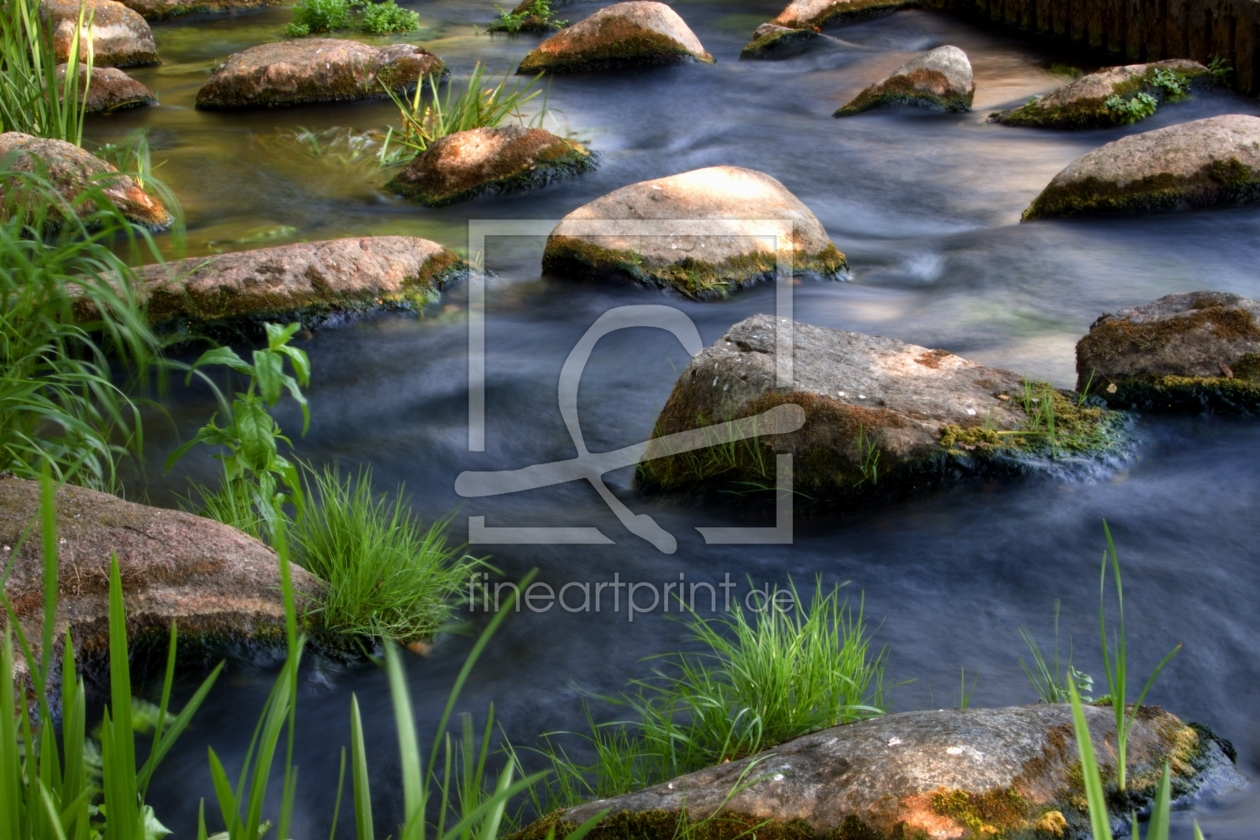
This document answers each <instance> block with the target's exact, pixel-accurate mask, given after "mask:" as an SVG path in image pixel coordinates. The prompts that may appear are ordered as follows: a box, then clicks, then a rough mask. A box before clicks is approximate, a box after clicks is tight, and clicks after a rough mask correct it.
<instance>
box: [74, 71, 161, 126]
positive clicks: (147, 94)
mask: <svg viewBox="0 0 1260 840" xmlns="http://www.w3.org/2000/svg"><path fill="white" fill-rule="evenodd" d="M65 78H66V65H64V64H61V65H58V67H57V84H58V86H60V85H62V84H64V83H65ZM85 88H86V90H87V96H83V95H82V94H83V91H84V89H85ZM79 93H80V96H81V100H80V101H83V102H84V104H85V106H86V109H87V113H89V114H108V113H110V112H112V111H121V110H124V109H126V108H139V107H142V106H144V105H156V104H157V97H156V96H154V95H153V91H151V90H149V89H148V88H147V87H145V86H144V85H142V84H140V83H139V82H137V81H136V80H135V79H133V78H131V77H130V76H128V75H127V74H126V73H124V72H123V71H121V70H119V69H118V68H116V67H93V68H92V78H91V81H90V82H89V81H88V72H87V67H86V66H85V65H83V64H80V65H79Z"/></svg>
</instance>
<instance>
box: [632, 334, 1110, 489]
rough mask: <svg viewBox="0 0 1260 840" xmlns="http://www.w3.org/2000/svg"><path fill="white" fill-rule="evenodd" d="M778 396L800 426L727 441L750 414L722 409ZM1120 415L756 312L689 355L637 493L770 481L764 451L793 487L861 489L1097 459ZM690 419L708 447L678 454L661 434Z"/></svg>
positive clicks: (946, 360)
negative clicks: (784, 466) (796, 413)
mask: <svg viewBox="0 0 1260 840" xmlns="http://www.w3.org/2000/svg"><path fill="white" fill-rule="evenodd" d="M780 330H784V331H785V333H784V334H785V335H787V334H788V333H787V332H786V331H788V330H790V340H791V352H792V353H793V354H794V355H793V356H792V359H793V361H792V368H791V375H792V379H791V383H790V384H784V385H780V384H779V380H778V377H779V371H778V367H777V362H776V349H777V347H778V346H779V341H780V338H779V331H780ZM783 340H784V341H786V340H787V339H783ZM785 352H786V351H785ZM783 405H794V406H799V407H800V411H801V412H803V414H801V415H800V416H803V418H804V424H803V425H802V426H801V427H800V428H799V430H797V431H792V432H790V433H786V434H761V435H758V436H756V437H752V438H749V439H747V440H742V441H738V442H737V443H735V444H734V445H733V446H732V445H731V444H732V443H733V442H734V440H735V437H737V435H736V434H735V433H736V432H737V431H738V429H739V428H740V427H746V428H751V425H750V424H753V423H754V421H751V420H744V421H743V422H742V423H739V422H732V421H739V420H741V419H743V418H751V417H756V416H758V415H762V414H764V413H765V412H768V411H769V410H771V409H774V408H777V407H779V406H783ZM1048 413H1052V416H1053V418H1054V424H1055V425H1054V429H1055V431H1054V433H1053V434H1050V433H1049V429H1048V424H1047V422H1046V418H1047V414H1048ZM758 422H760V421H758ZM1124 426H1125V421H1124V418H1123V415H1120V414H1118V413H1115V412H1110V411H1107V410H1105V409H1103V408H1099V407H1093V406H1085V405H1081V404H1079V403H1078V401H1077V400H1075V399H1074V398H1072V397H1071V396H1070V395H1067V394H1064V393H1060V392H1058V391H1055V390H1054V389H1053V388H1051V387H1050V386H1049V385H1047V384H1046V383H1040V382H1031V381H1029V380H1026V379H1025V378H1024V377H1022V376H1020V375H1019V374H1016V373H1013V372H1011V371H1008V370H1001V369H999V368H992V367H986V366H984V365H979V364H976V363H974V362H970V361H967V360H966V359H963V358H960V357H958V356H955V355H953V354H952V353H949V352H947V351H945V350H932V349H929V348H926V347H919V346H917V345H913V344H906V343H905V342H902V341H898V340H897V339H894V338H885V337H883V336H871V335H862V334H859V333H850V332H844V331H842V330H835V329H826V328H823V327H814V326H810V325H808V324H800V323H795V324H793V323H792V322H790V321H787V320H785V319H776V318H772V317H771V316H768V315H755V316H753V317H751V318H748V319H746V320H744V321H741V322H739V323H738V324H736V325H735V326H733V327H731V328H730V330H728V331H727V333H726V335H724V336H722V338H720V339H719V340H718V341H717V342H715V343H714V344H712V345H710V346H709V347H706V348H705V349H704V350H702V351H701V352H700V353H699V354H697V355H696V356H695V357H694V358H693V359H692V360H691V362H690V363H689V364H688V365H687V368H686V369H685V370H684V371H683V373H682V375H681V376H680V377H679V378H678V381H677V383H675V385H674V389H673V392H672V393H671V394H670V396H669V399H668V401H667V402H666V403H665V407H664V408H663V409H662V410H661V413H660V416H659V417H658V418H657V421H656V428H655V431H654V438H660V440H655V439H654V440H653V441H652V442H651V443H650V444H649V446H648V449H647V453H646V454H645V456H644V461H643V462H642V463H640V465H639V471H638V478H639V483H640V486H641V487H642V488H643V489H644V490H646V491H682V490H697V491H710V492H712V491H715V490H721V489H728V488H732V487H739V486H743V487H745V488H747V487H749V486H754V487H755V486H763V487H773V485H774V483H775V472H774V469H775V462H776V459H775V457H773V456H775V455H780V454H788V453H790V454H791V455H792V458H793V471H794V478H793V482H794V483H793V486H794V488H795V489H796V490H797V491H798V492H804V493H805V494H806V495H807V496H808V497H809V498H811V499H813V500H814V501H815V502H817V503H824V502H831V503H839V502H844V501H858V500H861V499H863V498H871V497H883V496H888V495H900V494H902V493H905V492H907V491H910V490H913V489H915V488H920V487H926V486H931V485H933V484H935V483H939V482H941V481H944V480H951V479H957V478H961V477H963V476H965V475H968V474H972V473H977V472H986V471H992V472H1021V471H1027V470H1033V469H1041V470H1065V469H1084V470H1089V469H1096V468H1097V465H1098V464H1099V463H1100V461H1102V460H1105V459H1106V458H1107V457H1109V456H1112V455H1114V454H1115V453H1118V452H1120V451H1121V450H1122V449H1123V445H1124V441H1125V437H1126V436H1125V434H1124ZM697 428H705V429H708V430H709V431H708V432H707V434H709V435H711V436H712V438H713V440H712V443H711V444H709V445H710V447H711V448H710V449H705V450H700V451H699V453H696V452H684V451H681V450H680V449H679V448H678V447H677V446H676V445H674V444H671V443H670V442H669V440H668V439H666V436H668V435H672V434H676V433H679V432H685V431H688V430H691V429H697ZM723 444H725V447H724V446H723Z"/></svg>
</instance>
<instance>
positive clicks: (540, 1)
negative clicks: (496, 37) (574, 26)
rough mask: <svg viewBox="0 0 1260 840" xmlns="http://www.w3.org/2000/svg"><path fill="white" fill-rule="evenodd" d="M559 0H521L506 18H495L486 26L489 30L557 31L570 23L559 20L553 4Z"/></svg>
mask: <svg viewBox="0 0 1260 840" xmlns="http://www.w3.org/2000/svg"><path fill="white" fill-rule="evenodd" d="M558 5H560V2H559V0H552V2H547V0H521V2H520V3H517V4H516V8H514V9H513V10H512V11H511V12H509V13H508V14H507V16H506V18H505V19H500V20H495V21H492V22H491V23H490V25H489V26H487V27H486V31H487V32H555V31H557V30H560V29H564V28H565V27H566V26H568V25H569V23H568V21H562V20H557V19H556V16H555V14H554V13H553V12H552V8H551V7H552V6H558Z"/></svg>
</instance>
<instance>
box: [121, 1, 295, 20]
mask: <svg viewBox="0 0 1260 840" xmlns="http://www.w3.org/2000/svg"><path fill="white" fill-rule="evenodd" d="M120 2H122V4H123V5H124V6H126V7H127V8H129V9H132V10H133V11H136V12H138V13H139V14H140V16H141V17H143V18H144V19H145V20H169V19H171V18H177V17H183V16H185V15H200V14H207V13H222V12H235V11H239V10H241V9H254V8H258V7H260V6H277V5H284V4H283V3H281V2H280V0H120Z"/></svg>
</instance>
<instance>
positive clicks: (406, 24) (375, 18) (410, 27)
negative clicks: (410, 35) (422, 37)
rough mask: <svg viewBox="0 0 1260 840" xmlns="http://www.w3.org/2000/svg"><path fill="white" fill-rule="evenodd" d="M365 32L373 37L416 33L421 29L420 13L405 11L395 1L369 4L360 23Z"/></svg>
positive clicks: (389, 0) (388, 0) (386, 0)
mask: <svg viewBox="0 0 1260 840" xmlns="http://www.w3.org/2000/svg"><path fill="white" fill-rule="evenodd" d="M360 26H361V27H362V29H363V31H364V32H367V33H369V34H372V35H388V34H390V33H391V32H414V31H415V30H417V29H419V28H420V13H419V12H415V11H412V10H411V9H404V8H402V7H401V6H399V5H398V4H397V3H395V2H394V0H385V2H384V3H369V4H368V5H367V6H365V7H364V9H363V20H362V22H361V23H360Z"/></svg>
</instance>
